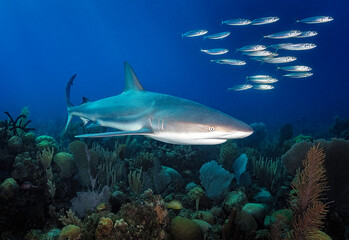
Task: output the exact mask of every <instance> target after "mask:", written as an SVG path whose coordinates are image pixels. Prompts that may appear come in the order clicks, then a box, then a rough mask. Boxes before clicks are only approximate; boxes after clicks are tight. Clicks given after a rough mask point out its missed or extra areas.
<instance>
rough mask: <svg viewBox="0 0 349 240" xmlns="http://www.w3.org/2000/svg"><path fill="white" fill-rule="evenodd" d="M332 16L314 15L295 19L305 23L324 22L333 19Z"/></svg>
mask: <svg viewBox="0 0 349 240" xmlns="http://www.w3.org/2000/svg"><path fill="white" fill-rule="evenodd" d="M333 20H334V19H333V17H330V16H316V17H308V18H304V19H301V20H297V22H301V23H307V24H316V23H326V22H331V21H333Z"/></svg>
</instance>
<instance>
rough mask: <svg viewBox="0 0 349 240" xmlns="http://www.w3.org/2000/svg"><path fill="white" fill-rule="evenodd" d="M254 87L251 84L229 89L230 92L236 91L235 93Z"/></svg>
mask: <svg viewBox="0 0 349 240" xmlns="http://www.w3.org/2000/svg"><path fill="white" fill-rule="evenodd" d="M252 87H253V86H252V85H251V84H242V85H236V86H234V87H231V88H228V90H234V91H242V90H247V89H250V88H252Z"/></svg>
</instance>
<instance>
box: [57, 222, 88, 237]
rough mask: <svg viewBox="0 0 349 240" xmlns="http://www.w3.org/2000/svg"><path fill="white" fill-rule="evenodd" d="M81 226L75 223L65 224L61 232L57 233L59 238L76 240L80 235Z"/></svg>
mask: <svg viewBox="0 0 349 240" xmlns="http://www.w3.org/2000/svg"><path fill="white" fill-rule="evenodd" d="M81 234H82V232H81V228H80V227H78V226H75V225H68V226H65V227H64V228H63V229H62V231H61V234H60V235H59V240H78V239H80V237H81Z"/></svg>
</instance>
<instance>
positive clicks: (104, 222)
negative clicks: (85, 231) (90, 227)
mask: <svg viewBox="0 0 349 240" xmlns="http://www.w3.org/2000/svg"><path fill="white" fill-rule="evenodd" d="M113 227H114V223H113V220H111V219H110V218H107V217H102V218H101V219H99V222H98V226H97V229H96V235H95V236H96V239H97V240H98V239H101V237H102V236H108V235H109V234H110V232H111V231H112V230H113Z"/></svg>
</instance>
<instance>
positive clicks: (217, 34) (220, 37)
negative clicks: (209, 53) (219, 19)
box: [204, 32, 230, 39]
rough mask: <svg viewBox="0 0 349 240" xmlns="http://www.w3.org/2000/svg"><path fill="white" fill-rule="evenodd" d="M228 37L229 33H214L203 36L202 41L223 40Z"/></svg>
mask: <svg viewBox="0 0 349 240" xmlns="http://www.w3.org/2000/svg"><path fill="white" fill-rule="evenodd" d="M229 35H230V32H220V33H215V34H211V35H207V36H204V39H206V38H208V39H223V38H226V37H228V36H229Z"/></svg>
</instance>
